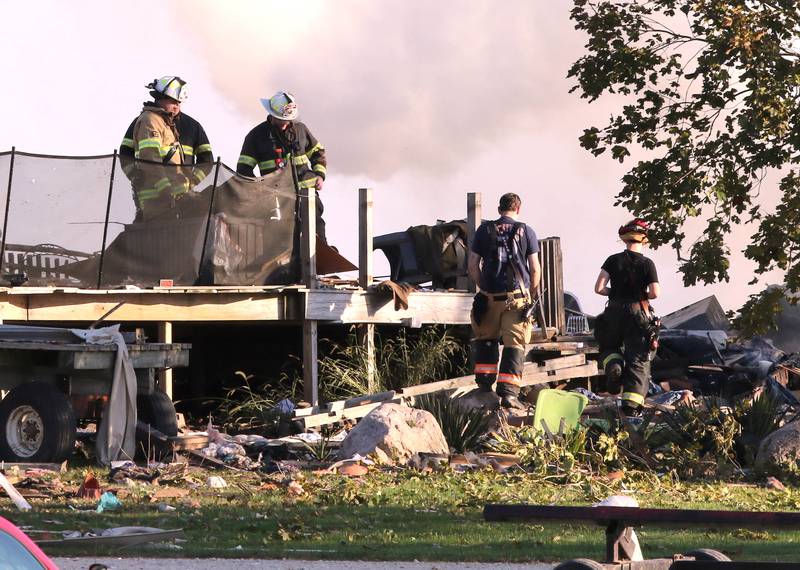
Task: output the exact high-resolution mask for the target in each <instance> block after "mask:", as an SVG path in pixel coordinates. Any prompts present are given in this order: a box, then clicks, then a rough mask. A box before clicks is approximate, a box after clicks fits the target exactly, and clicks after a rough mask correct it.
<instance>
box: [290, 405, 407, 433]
mask: <svg viewBox="0 0 800 570" xmlns="http://www.w3.org/2000/svg"><path fill="white" fill-rule="evenodd" d="M400 403H402V400H401V399H395V400H388V401H385V402H375V403H373V404H364V405H363V406H356V407H354V408H344V409H342V410H339V411H337V412H326V413H322V414H315V415H312V416H303V417H300V418H297V421H298V422H301V423H302V424H303V427H304V428H305V429H309V428H312V427H319V426H324V425H328V424H334V423H336V422H340V421H342V420H355V419H358V418H363V417H364V416H366V415H367V414H369V413H370V412H371V411H372V410H374V409H375V408H377V407H378V406H382V405H383V404H400Z"/></svg>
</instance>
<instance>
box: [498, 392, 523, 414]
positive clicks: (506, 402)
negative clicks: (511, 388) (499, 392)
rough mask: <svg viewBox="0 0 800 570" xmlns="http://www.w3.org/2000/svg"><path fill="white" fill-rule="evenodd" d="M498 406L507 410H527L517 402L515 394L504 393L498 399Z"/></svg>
mask: <svg viewBox="0 0 800 570" xmlns="http://www.w3.org/2000/svg"><path fill="white" fill-rule="evenodd" d="M500 405H501V406H502V407H504V408H506V409H507V410H527V409H528V406H526V405H525V404H524V403H522V402H520V401H519V398H517V395H516V394H510V393H506V394H503V396H502V397H501V398H500Z"/></svg>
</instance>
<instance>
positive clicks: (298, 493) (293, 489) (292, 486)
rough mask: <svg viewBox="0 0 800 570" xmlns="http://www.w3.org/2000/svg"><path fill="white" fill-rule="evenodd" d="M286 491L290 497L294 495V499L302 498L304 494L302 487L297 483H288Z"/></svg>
mask: <svg viewBox="0 0 800 570" xmlns="http://www.w3.org/2000/svg"><path fill="white" fill-rule="evenodd" d="M286 491H287V492H288V493H289V494H290V495H294V496H295V497H302V496H303V495H305V494H306V490H305V489H303V486H302V485H301V484H300V483H298V482H297V481H290V482H289V485H288V486H287V488H286Z"/></svg>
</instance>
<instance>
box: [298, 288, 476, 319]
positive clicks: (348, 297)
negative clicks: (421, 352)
mask: <svg viewBox="0 0 800 570" xmlns="http://www.w3.org/2000/svg"><path fill="white" fill-rule="evenodd" d="M472 297H473V295H471V294H470V293H444V292H414V293H411V294H409V296H408V304H409V307H408V309H401V310H398V311H396V310H395V309H394V303H393V301H392V298H391V297H390V296H386V295H381V294H378V293H375V292H371V291H370V292H365V291H339V290H332V289H318V290H315V291H307V292H306V303H305V317H306V318H307V319H315V320H320V321H333V322H339V323H386V324H399V325H401V324H404V322H407V321H408V320H409V319H413V318H416V319H417V320H419V322H420V323H421V324H463V325H465V324H469V312H470V310H471V308H472Z"/></svg>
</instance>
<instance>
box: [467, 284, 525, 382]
mask: <svg viewBox="0 0 800 570" xmlns="http://www.w3.org/2000/svg"><path fill="white" fill-rule="evenodd" d="M479 296H483V297H484V298H483V299H479V298H478V297H479ZM514 296H515V294H514V293H493V294H483V293H478V295H476V303H475V304H474V305H473V309H472V314H471V315H470V320H471V321H472V332H473V335H474V336H473V340H472V354H473V358H474V360H475V381H476V382H477V383H478V385H479V386H483V387H485V388H487V389H489V390H491V387H492V385H493V384H494V383H495V382H497V388H496V390H497V394H498V395H500V396H505V395H514V396H516V395H518V394H519V387H520V380H521V379H522V366H523V363H524V360H525V346H526V345H527V344H528V342H530V338H531V322H530V319H529V318H526V317H525V315H524V312H525V308H526V307H527V306H528V302H529V301H528V298H527V297H520V298H518V299H515V298H514ZM481 304H484V306H483V308H482V309H481V310H477V309H476V307H477V306H479V305H481ZM476 313H477V315H476ZM476 316H477V319H476ZM500 341H502V343H503V354H502V357H501V355H500ZM498 359H499V360H500V364H499V366H498Z"/></svg>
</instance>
